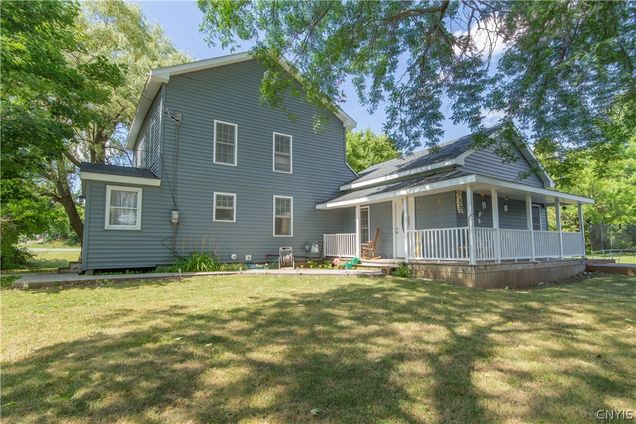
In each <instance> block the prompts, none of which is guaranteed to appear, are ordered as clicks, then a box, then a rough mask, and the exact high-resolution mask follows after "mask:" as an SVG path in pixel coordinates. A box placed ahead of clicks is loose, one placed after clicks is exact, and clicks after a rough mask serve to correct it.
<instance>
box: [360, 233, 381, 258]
mask: <svg viewBox="0 0 636 424" xmlns="http://www.w3.org/2000/svg"><path fill="white" fill-rule="evenodd" d="M379 238H380V228H376V229H375V235H374V236H373V240H369V241H367V242H366V243H362V244H361V245H360V249H361V251H362V257H363V258H364V259H372V258H375V257H377V252H376V248H377V246H378V239H379Z"/></svg>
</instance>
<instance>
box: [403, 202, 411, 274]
mask: <svg viewBox="0 0 636 424" xmlns="http://www.w3.org/2000/svg"><path fill="white" fill-rule="evenodd" d="M402 210H403V211H404V222H403V223H402V228H404V262H408V261H409V256H410V255H409V220H410V218H409V198H408V197H406V196H404V197H403V198H402Z"/></svg>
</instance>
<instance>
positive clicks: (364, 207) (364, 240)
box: [358, 206, 371, 243]
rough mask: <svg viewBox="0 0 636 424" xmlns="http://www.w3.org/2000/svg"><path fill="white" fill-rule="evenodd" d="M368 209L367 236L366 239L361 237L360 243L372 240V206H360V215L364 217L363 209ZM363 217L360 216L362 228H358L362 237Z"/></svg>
mask: <svg viewBox="0 0 636 424" xmlns="http://www.w3.org/2000/svg"><path fill="white" fill-rule="evenodd" d="M365 209H366V211H367V237H366V239H361V240H360V243H366V242H368V241H369V240H371V208H370V207H368V206H360V217H362V211H363V210H365ZM361 230H362V218H360V228H358V231H360V237H362V231H361Z"/></svg>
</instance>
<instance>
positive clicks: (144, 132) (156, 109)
mask: <svg viewBox="0 0 636 424" xmlns="http://www.w3.org/2000/svg"><path fill="white" fill-rule="evenodd" d="M162 99H163V90H162V91H160V92H159V93H158V94H157V96H156V97H155V99H154V100H153V102H152V105H151V106H150V109H149V110H148V114H147V115H146V118H145V119H144V122H143V124H142V125H141V129H140V130H139V135H138V136H137V140H136V145H135V161H137V151H138V150H139V149H140V148H141V147H142V146H140V145H139V142H140V141H141V140H142V138H143V139H144V140H145V141H144V146H143V151H142V152H141V154H140V163H137V162H136V163H135V165H136V166H137V167H138V168H146V169H149V170H151V171H152V172H153V173H154V174H155V175H157V176H160V173H161V133H162V127H163V122H162V121H163V114H162V113H161V111H162V109H163V108H162Z"/></svg>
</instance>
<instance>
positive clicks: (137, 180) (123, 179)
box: [80, 171, 161, 187]
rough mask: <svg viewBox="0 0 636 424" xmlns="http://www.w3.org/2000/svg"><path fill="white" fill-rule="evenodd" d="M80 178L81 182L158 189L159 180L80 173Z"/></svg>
mask: <svg viewBox="0 0 636 424" xmlns="http://www.w3.org/2000/svg"><path fill="white" fill-rule="evenodd" d="M80 178H81V179H82V180H93V181H104V182H107V183H122V184H135V185H145V186H154V187H159V186H160V185H161V180H160V179H159V178H144V177H128V176H124V175H113V174H100V173H97V172H84V171H82V172H80Z"/></svg>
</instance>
